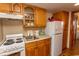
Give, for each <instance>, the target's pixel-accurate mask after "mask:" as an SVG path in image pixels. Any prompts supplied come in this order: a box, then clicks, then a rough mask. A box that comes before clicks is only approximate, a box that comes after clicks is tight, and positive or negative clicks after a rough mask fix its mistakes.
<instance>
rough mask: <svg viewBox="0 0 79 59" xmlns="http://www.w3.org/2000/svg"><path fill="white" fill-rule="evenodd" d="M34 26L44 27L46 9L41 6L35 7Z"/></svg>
mask: <svg viewBox="0 0 79 59" xmlns="http://www.w3.org/2000/svg"><path fill="white" fill-rule="evenodd" d="M35 17H36V18H35V26H36V27H45V26H46V11H45V10H43V9H41V8H36V14H35Z"/></svg>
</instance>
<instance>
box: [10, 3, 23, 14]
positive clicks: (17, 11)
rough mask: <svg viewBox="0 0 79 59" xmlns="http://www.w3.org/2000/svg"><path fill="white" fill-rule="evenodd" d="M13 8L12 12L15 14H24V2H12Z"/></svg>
mask: <svg viewBox="0 0 79 59" xmlns="http://www.w3.org/2000/svg"><path fill="white" fill-rule="evenodd" d="M10 8H11V10H10V12H12V13H14V14H22V13H23V12H22V9H23V8H22V4H21V3H12V4H11V6H10Z"/></svg>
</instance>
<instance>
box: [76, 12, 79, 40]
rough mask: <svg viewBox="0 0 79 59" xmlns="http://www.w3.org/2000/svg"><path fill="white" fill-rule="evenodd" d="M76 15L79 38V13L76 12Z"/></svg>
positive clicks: (78, 37)
mask: <svg viewBox="0 0 79 59" xmlns="http://www.w3.org/2000/svg"><path fill="white" fill-rule="evenodd" d="M75 16H76V17H77V18H76V19H77V33H76V39H79V13H78V12H77V13H75Z"/></svg>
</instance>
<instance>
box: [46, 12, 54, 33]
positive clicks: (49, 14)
mask: <svg viewBox="0 0 79 59" xmlns="http://www.w3.org/2000/svg"><path fill="white" fill-rule="evenodd" d="M52 16H53V14H52V13H51V12H47V18H46V20H47V22H48V18H50V17H52ZM45 32H46V34H47V31H46V29H45Z"/></svg>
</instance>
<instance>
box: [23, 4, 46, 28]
mask: <svg viewBox="0 0 79 59" xmlns="http://www.w3.org/2000/svg"><path fill="white" fill-rule="evenodd" d="M27 10H29V11H28V12H27ZM31 11H32V12H31ZM23 14H24V15H27V14H30V16H31V15H32V17H31V18H32V19H33V20H34V27H45V26H46V10H44V9H42V8H38V7H34V6H31V5H25V4H24V5H23ZM30 16H29V17H30ZM30 22H31V21H30ZM23 23H24V25H26V27H27V23H26V21H25V20H24V21H23ZM32 25H33V23H32ZM30 27H31V26H30Z"/></svg>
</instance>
